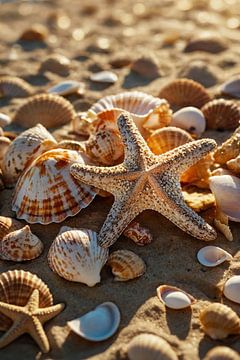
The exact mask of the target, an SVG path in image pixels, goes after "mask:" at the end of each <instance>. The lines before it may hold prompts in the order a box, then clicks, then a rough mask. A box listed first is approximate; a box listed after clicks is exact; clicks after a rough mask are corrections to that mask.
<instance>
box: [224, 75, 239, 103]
mask: <svg viewBox="0 0 240 360" xmlns="http://www.w3.org/2000/svg"><path fill="white" fill-rule="evenodd" d="M220 91H221V92H222V93H223V94H226V95H230V96H232V97H234V98H240V75H237V76H235V77H234V78H232V79H230V80H228V81H226V82H225V83H224V84H222V86H221V87H220Z"/></svg>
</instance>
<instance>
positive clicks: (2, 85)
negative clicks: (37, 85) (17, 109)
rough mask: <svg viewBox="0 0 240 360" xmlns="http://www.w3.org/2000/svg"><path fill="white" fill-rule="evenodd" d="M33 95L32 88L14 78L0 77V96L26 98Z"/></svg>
mask: <svg viewBox="0 0 240 360" xmlns="http://www.w3.org/2000/svg"><path fill="white" fill-rule="evenodd" d="M32 93H33V87H32V86H31V85H30V84H28V83H27V82H26V81H24V80H23V79H21V78H18V77H15V76H1V77H0V96H9V97H13V98H14V97H27V96H30V95H31V94H32Z"/></svg>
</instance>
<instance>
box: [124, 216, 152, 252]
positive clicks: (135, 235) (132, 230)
mask: <svg viewBox="0 0 240 360" xmlns="http://www.w3.org/2000/svg"><path fill="white" fill-rule="evenodd" d="M123 235H124V236H126V237H127V238H129V239H131V240H133V241H134V242H135V244H137V245H139V246H145V245H147V244H150V243H151V242H152V241H153V238H152V234H151V232H150V230H149V229H148V228H145V227H143V226H141V225H140V224H139V223H138V222H137V221H132V222H131V223H130V224H129V225H128V226H127V228H126V229H125V230H124V232H123Z"/></svg>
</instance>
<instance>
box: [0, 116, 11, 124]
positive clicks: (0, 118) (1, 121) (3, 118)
mask: <svg viewBox="0 0 240 360" xmlns="http://www.w3.org/2000/svg"><path fill="white" fill-rule="evenodd" d="M10 122H11V118H10V116H8V115H6V114H3V113H0V127H4V126H7V125H9V124H10Z"/></svg>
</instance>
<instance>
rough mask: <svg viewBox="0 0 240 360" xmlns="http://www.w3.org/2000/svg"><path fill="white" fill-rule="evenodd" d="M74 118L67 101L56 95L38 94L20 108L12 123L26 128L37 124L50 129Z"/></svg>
mask: <svg viewBox="0 0 240 360" xmlns="http://www.w3.org/2000/svg"><path fill="white" fill-rule="evenodd" d="M75 116H76V113H75V111H74V108H73V106H72V104H71V103H70V102H69V101H68V100H66V99H64V98H63V97H61V96H58V95H53V94H39V95H35V96H33V97H31V98H29V99H28V100H27V101H26V102H25V103H24V104H23V105H22V106H20V108H19V109H18V110H17V111H16V113H15V115H14V118H13V122H15V123H17V124H19V125H21V126H23V127H27V128H29V127H32V126H35V125H36V124H38V123H41V124H42V125H43V126H45V127H47V128H52V127H58V126H61V125H64V124H67V123H68V122H71V121H72V120H73V118H74V117H75Z"/></svg>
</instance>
